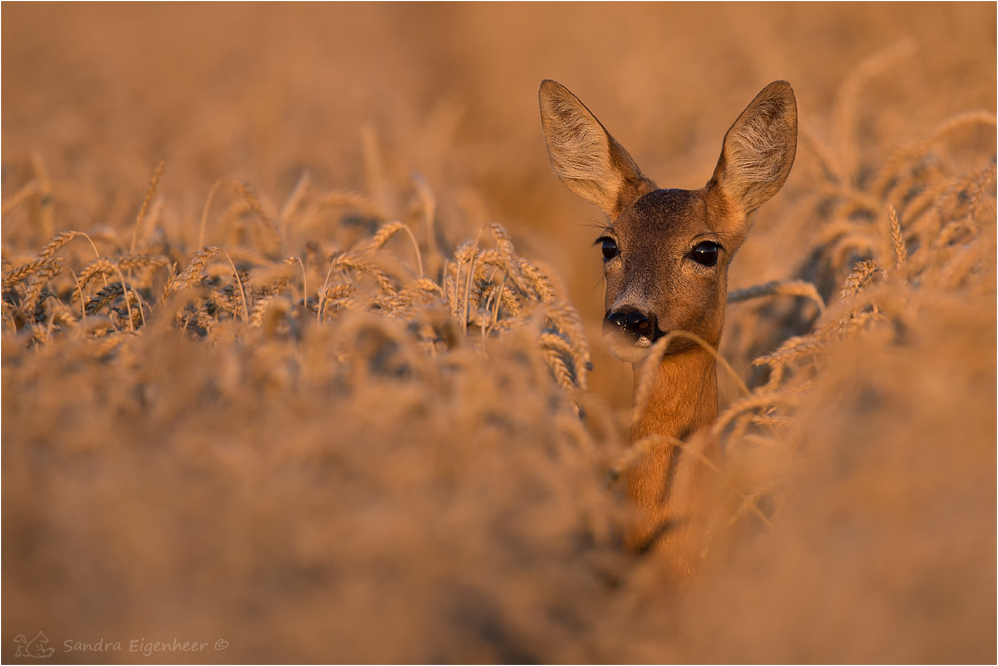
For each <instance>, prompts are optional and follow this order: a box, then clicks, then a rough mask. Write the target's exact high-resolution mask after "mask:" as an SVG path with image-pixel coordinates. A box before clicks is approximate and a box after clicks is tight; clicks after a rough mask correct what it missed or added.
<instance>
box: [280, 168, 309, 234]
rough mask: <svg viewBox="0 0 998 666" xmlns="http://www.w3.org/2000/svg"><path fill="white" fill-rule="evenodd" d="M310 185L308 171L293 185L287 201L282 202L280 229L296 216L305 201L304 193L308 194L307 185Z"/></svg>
mask: <svg viewBox="0 0 998 666" xmlns="http://www.w3.org/2000/svg"><path fill="white" fill-rule="evenodd" d="M311 184H312V176H311V175H310V174H309V173H308V171H306V172H304V173H303V174H302V175H301V178H299V179H298V182H297V183H296V184H295V189H293V190H291V194H290V195H288V200H287V201H286V202H284V206H282V207H281V214H280V219H281V227H282V229H283V228H284V227H287V225H288V223H289V222H290V221H291V219H292V218H293V217H294V216H295V215H297V214H298V211H299V210H301V205H302V202H303V201H304V200H305V193H306V192H308V187H309V185H311Z"/></svg>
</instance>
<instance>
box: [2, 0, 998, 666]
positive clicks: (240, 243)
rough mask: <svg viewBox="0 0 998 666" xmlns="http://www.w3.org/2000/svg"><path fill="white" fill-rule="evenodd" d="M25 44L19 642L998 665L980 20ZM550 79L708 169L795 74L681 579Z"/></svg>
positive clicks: (500, 20)
mask: <svg viewBox="0 0 998 666" xmlns="http://www.w3.org/2000/svg"><path fill="white" fill-rule="evenodd" d="M2 19H3V20H2V38H3V44H2V55H3V62H2V92H3V97H2V142H3V143H2V146H3V148H2V206H3V211H2V214H3V217H2V256H3V319H2V336H0V340H2V410H3V411H2V417H3V419H2V466H3V467H2V481H3V484H2V486H3V489H2V497H3V508H2V536H3V542H2V544H3V545H2V558H3V559H2V561H3V565H2V579H3V592H2V594H3V598H2V601H3V606H4V614H3V621H2V625H3V626H2V641H3V645H2V655H3V659H4V661H5V662H9V663H23V662H26V661H33V659H30V658H26V657H24V656H23V654H22V653H21V652H20V650H22V649H23V648H24V647H25V646H24V643H25V642H26V641H27V640H31V639H32V637H34V636H36V634H38V633H39V632H43V633H44V637H45V638H46V639H47V641H48V642H47V643H46V644H44V645H42V646H41V648H42V649H47V650H53V652H52V654H51V658H50V659H51V661H53V662H58V663H99V662H114V663H120V662H126V663H134V662H142V663H144V662H149V663H174V662H190V663H194V662H199V663H216V662H226V663H228V662H258V663H270V662H365V663H367V662H405V663H411V662H416V663H424V662H503V663H523V662H554V663H562V662H581V663H591V662H614V663H632V662H673V661H681V662H736V663H737V662H912V663H914V662H917V663H923V662H975V663H976V662H994V661H995V660H996V659H998V654H996V647H995V646H996V641H998V636H996V622H998V618H996V592H995V590H996V586H998V580H996V504H995V497H996V471H995V470H996V454H995V452H996V449H995V436H996V428H998V426H996V411H995V405H996V400H998V396H996V382H998V378H996V351H995V350H996V344H998V339H996V336H998V333H996V307H995V304H996V272H995V269H996V247H998V246H996V203H995V202H996V197H995V190H996V185H995V183H996V178H995V165H996V157H995V155H996V139H995V124H996V120H995V100H996V70H995V55H996V31H995V25H996V13H995V5H994V4H993V3H952V4H950V3H944V4H936V3H915V4H907V3H890V4H876V3H869V4H867V3H850V4H826V3H821V4H792V3H779V4H765V5H758V4H749V3H738V4H709V5H699V4H636V5H635V4H600V3H594V4H584V5H577V4H570V3H564V4H563V3H557V4H538V5H523V4H508V5H507V4H503V3H499V4H481V5H479V4H402V5H396V4H373V5H367V4H332V5H325V4H323V5H313V4H290V5H284V4H275V5H271V4H253V5H240V4H204V5H201V4H199V5H186V4H185V5H159V4H155V5H144V4H142V5H140V4H117V3H111V4H100V5H98V4H72V5H55V6H52V5H50V4H47V3H33V4H11V3H4V5H3V7H2ZM544 78H552V79H556V80H558V81H560V82H561V83H563V84H565V85H567V86H568V87H569V88H571V89H572V90H573V91H574V92H575V93H576V94H578V95H579V96H580V97H581V98H582V99H583V100H584V101H585V102H586V104H587V105H589V107H590V108H591V109H592V110H593V112H594V113H595V114H596V115H597V116H598V117H599V118H600V119H601V120H602V121H603V122H604V124H606V126H607V128H608V129H609V130H610V132H612V133H613V134H614V136H615V137H616V138H617V139H618V140H619V141H620V142H621V143H622V144H623V145H624V146H625V147H627V149H628V150H629V151H630V153H631V154H632V155H633V156H634V158H635V160H636V161H637V162H638V164H640V165H641V167H642V169H643V171H644V172H645V173H647V174H649V176H651V177H652V178H654V179H655V180H656V182H658V183H659V185H661V186H670V187H679V188H690V189H692V188H697V187H700V186H702V185H703V184H704V183H705V182H706V181H707V179H708V178H709V176H710V173H711V171H712V169H713V166H714V163H715V162H716V160H717V156H718V153H719V150H720V146H721V139H722V137H723V136H724V132H725V131H726V129H727V128H728V126H729V125H730V124H731V122H732V121H733V120H734V119H735V118H736V117H737V115H738V113H739V112H740V111H741V110H742V109H743V108H744V106H745V105H746V104H747V103H748V102H749V101H750V100H751V99H752V97H753V96H754V95H755V94H756V93H757V92H758V91H759V90H760V89H761V88H762V87H763V86H765V85H766V84H767V83H769V82H770V81H773V80H776V79H785V80H788V81H790V82H791V83H792V85H793V86H794V89H795V91H796V95H797V99H798V107H799V115H800V136H799V141H798V150H797V158H796V162H795V165H794V168H793V171H792V172H791V175H790V177H789V180H788V181H787V184H786V185H785V187H784V188H783V190H782V191H781V192H780V193H779V194H778V195H777V196H776V197H775V198H774V199H773V200H772V201H771V202H769V203H768V204H766V205H765V206H764V207H763V208H762V209H761V210H760V213H759V215H758V218H757V220H756V222H755V226H754V228H753V231H752V232H751V234H750V235H749V237H748V240H747V242H746V243H745V245H744V247H743V248H742V249H741V251H740V252H739V254H738V256H737V257H736V258H735V260H734V262H733V264H732V268H731V273H730V283H729V284H730V293H729V297H728V307H727V312H726V325H725V331H724V336H723V339H722V343H721V347H720V349H719V352H720V356H721V357H722V358H723V359H724V363H722V364H719V366H718V376H719V384H720V393H721V395H720V416H719V418H718V420H717V422H716V423H715V425H714V427H713V428H712V429H711V430H710V431H709V432H705V433H700V434H699V435H696V437H699V438H712V439H713V440H714V441H716V442H717V443H718V444H719V445H720V450H721V451H722V453H723V455H722V458H721V462H720V464H719V465H717V466H716V468H714V470H713V472H712V474H713V476H714V485H713V487H714V488H715V490H714V492H713V493H712V495H711V497H710V501H709V502H707V503H706V505H705V506H706V509H705V511H706V515H705V516H704V522H705V524H706V525H707V529H706V531H705V533H704V539H703V551H702V553H701V556H702V559H703V571H702V573H701V575H700V577H699V578H698V579H697V580H696V581H695V582H694V583H692V584H691V585H689V586H677V585H676V584H675V583H673V582H672V581H671V580H670V579H669V578H668V577H667V576H666V575H665V574H664V571H663V567H662V564H661V562H658V561H656V558H655V557H654V556H653V555H651V554H645V555H635V554H631V553H629V552H627V551H625V550H623V549H622V547H621V544H620V534H621V526H622V525H623V524H624V521H625V520H626V519H627V516H628V511H629V507H628V506H627V503H626V502H625V500H624V496H623V495H624V489H623V482H622V480H621V478H622V476H623V475H624V474H625V473H626V470H627V468H628V465H629V464H631V463H633V462H634V461H636V460H637V459H639V458H640V457H641V456H642V455H643V454H644V453H646V452H647V451H648V450H649V449H650V448H652V447H654V446H655V445H656V442H654V441H645V442H640V443H637V444H636V445H634V446H631V445H630V442H629V428H630V424H631V422H632V419H633V418H634V414H633V411H634V409H635V408H634V405H633V395H632V393H633V378H632V376H631V370H630V367H629V366H627V365H626V364H624V363H621V362H619V361H617V360H615V359H614V358H613V357H612V356H611V355H610V354H609V352H608V351H607V349H606V346H605V345H604V343H603V342H602V340H601V339H600V327H601V319H602V316H603V309H602V308H603V305H602V289H601V284H600V278H601V267H600V263H601V262H600V256H599V250H598V248H594V247H592V242H593V240H594V239H595V238H596V236H597V235H598V227H599V225H600V223H601V222H600V217H599V215H598V213H597V211H595V210H594V209H590V208H588V207H587V206H586V205H585V204H584V203H582V202H581V201H579V200H577V199H575V198H574V197H573V196H572V195H571V193H569V192H568V190H567V189H566V188H565V187H564V186H563V185H562V184H561V183H560V182H559V181H558V179H557V177H556V176H555V175H554V174H553V173H552V171H551V168H550V166H549V164H548V161H547V155H546V151H545V148H544V141H543V137H542V134H541V128H540V120H539V115H538V111H537V87H538V85H539V83H540V81H541V80H542V79H544ZM638 402H639V404H638V405H637V409H640V407H641V405H640V400H639V401H638ZM175 641H178V642H179V644H183V643H184V642H195V643H196V644H197V645H203V646H205V647H204V648H203V651H197V652H194V651H179V652H178V651H174V650H173V649H169V650H167V649H164V648H163V646H164V645H166V644H169V645H171V646H172V645H175ZM156 643H159V644H160V645H159V646H158V647H157V646H156ZM95 645H96V647H97V648H98V649H99V651H95V650H94V647H95ZM136 645H137V646H138V648H137V651H133V650H134V648H135V646H136ZM108 646H110V647H108ZM116 646H117V647H116ZM38 647H39V646H38V644H37V643H35V644H34V647H33V648H31V647H30V646H29V648H30V649H37V648H38ZM101 648H103V649H101Z"/></svg>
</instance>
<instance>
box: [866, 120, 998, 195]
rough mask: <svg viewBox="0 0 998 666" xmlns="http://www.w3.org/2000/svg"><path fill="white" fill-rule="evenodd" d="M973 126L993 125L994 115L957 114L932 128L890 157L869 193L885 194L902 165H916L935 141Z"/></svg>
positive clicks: (994, 122)
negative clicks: (962, 128)
mask: <svg viewBox="0 0 998 666" xmlns="http://www.w3.org/2000/svg"><path fill="white" fill-rule="evenodd" d="M975 124H984V125H995V124H996V118H995V114H994V113H991V112H989V111H967V112H964V113H958V114H957V115H955V116H952V117H950V118H947V119H946V120H944V121H942V122H941V123H939V124H938V125H936V126H935V127H933V128H932V130H930V131H929V133H928V134H926V136H925V137H924V138H922V139H920V140H919V141H916V142H914V143H911V144H909V145H907V146H905V147H903V148H901V149H900V150H898V151H896V152H895V153H894V154H893V155H891V156H890V157H889V158H888V159H887V161H886V162H885V163H884V166H883V167H881V169H880V172H879V173H878V174H877V177H876V178H875V179H874V181H873V185H872V186H871V188H870V191H872V192H876V193H880V194H887V193H886V192H884V190H885V189H886V187H887V186H888V184H889V183H890V181H891V179H892V178H894V177H895V176H896V174H897V173H898V171H899V170H900V168H901V167H902V166H903V165H905V164H915V163H917V162H918V161H919V159H921V157H922V155H924V154H925V151H927V150H928V148H929V146H930V145H931V144H932V143H933V142H935V141H936V140H937V139H939V138H941V137H943V136H945V135H946V134H949V133H950V132H952V131H954V130H956V129H959V128H961V127H966V126H968V125H975Z"/></svg>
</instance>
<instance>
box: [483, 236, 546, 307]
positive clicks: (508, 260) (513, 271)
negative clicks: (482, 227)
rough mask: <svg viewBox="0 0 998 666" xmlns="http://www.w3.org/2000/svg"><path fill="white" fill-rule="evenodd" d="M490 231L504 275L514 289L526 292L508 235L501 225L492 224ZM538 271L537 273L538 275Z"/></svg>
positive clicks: (525, 284) (525, 285) (525, 282)
mask: <svg viewBox="0 0 998 666" xmlns="http://www.w3.org/2000/svg"><path fill="white" fill-rule="evenodd" d="M490 228H491V231H492V238H493V239H494V240H495V244H496V250H497V251H498V252H499V258H500V263H501V266H502V269H503V270H504V271H506V275H507V276H509V279H510V280H512V281H513V284H514V285H516V288H517V289H519V290H520V291H521V292H524V293H526V292H527V283H528V280H527V279H525V278H524V276H523V275H522V274H521V272H520V265H519V262H518V261H517V260H516V254H515V253H514V251H513V250H514V248H513V241H511V240H510V239H509V234H508V233H506V230H505V229H504V228H503V227H502V225H501V224H497V223H495V222H493V223H492V224H491V225H490ZM539 272H540V271H538V273H539Z"/></svg>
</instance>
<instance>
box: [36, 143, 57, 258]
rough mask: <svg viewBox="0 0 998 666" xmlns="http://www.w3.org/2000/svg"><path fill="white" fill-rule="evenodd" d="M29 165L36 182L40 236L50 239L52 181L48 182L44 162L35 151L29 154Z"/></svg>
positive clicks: (52, 229)
mask: <svg viewBox="0 0 998 666" xmlns="http://www.w3.org/2000/svg"><path fill="white" fill-rule="evenodd" d="M31 165H32V167H33V168H34V171H35V179H36V180H37V181H38V206H39V209H40V211H41V218H42V219H41V230H42V234H44V237H45V238H51V237H52V236H54V235H55V210H54V208H55V207H54V205H53V204H54V203H55V201H54V199H53V197H52V181H50V180H49V174H48V169H46V168H45V161H44V160H43V159H42V155H41V153H39V152H38V151H37V150H36V151H32V153H31Z"/></svg>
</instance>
